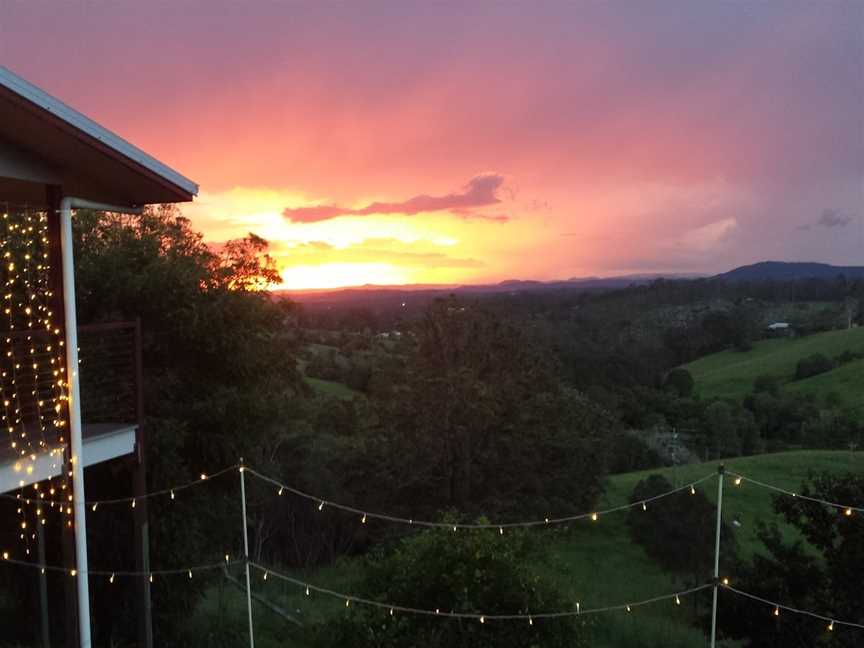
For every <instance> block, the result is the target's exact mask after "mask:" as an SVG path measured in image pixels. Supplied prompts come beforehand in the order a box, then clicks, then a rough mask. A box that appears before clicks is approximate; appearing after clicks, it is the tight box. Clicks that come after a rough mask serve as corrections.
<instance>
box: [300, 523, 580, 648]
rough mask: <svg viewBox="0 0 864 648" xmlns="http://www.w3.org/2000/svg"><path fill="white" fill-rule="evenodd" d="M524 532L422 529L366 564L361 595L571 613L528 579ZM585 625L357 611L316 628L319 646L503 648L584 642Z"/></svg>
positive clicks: (479, 608)
mask: <svg viewBox="0 0 864 648" xmlns="http://www.w3.org/2000/svg"><path fill="white" fill-rule="evenodd" d="M530 554H531V545H530V544H529V538H528V535H527V534H526V533H523V532H517V531H513V532H509V531H505V533H504V535H499V534H497V533H491V532H490V531H488V530H485V531H484V530H478V531H465V530H461V529H460V530H459V531H458V532H452V531H449V530H432V531H425V532H422V533H420V534H418V535H416V536H412V537H410V538H407V539H404V540H402V541H401V542H400V543H399V545H398V546H397V548H396V549H395V550H394V551H392V553H390V554H389V555H386V556H378V557H376V558H372V559H370V561H369V567H368V573H367V576H366V578H365V580H364V582H363V583H362V585H361V587H360V593H359V595H360V596H363V597H364V598H368V599H372V600H378V601H398V602H399V603H400V604H401V605H405V606H408V607H416V608H422V609H436V608H440V609H441V610H442V611H457V612H466V613H472V614H478V613H488V614H496V613H497V614H512V613H521V614H528V613H530V612H531V611H532V610H533V611H550V610H567V609H571V608H572V604H568V603H567V602H566V601H564V600H563V599H562V597H561V596H560V595H559V594H558V593H557V592H556V591H555V590H554V589H553V588H552V587H551V586H550V585H548V584H546V583H544V582H541V581H540V580H539V579H537V578H534V577H531V576H530V574H529V572H528V569H527V564H528V561H529V558H530ZM589 623H590V621H585V620H583V619H579V620H578V621H577V620H576V619H574V618H570V617H565V618H561V619H542V620H541V619H538V620H535V621H534V622H533V624H529V623H528V621H494V620H487V621H486V622H485V623H480V622H479V621H478V620H473V619H470V620H464V619H463V620H457V619H451V620H447V619H441V618H436V617H428V616H418V615H410V614H398V613H396V614H394V615H393V616H391V615H390V614H389V612H388V611H387V610H386V609H384V610H376V609H370V608H367V607H365V606H364V607H362V608H361V607H360V606H358V607H357V608H356V609H355V610H354V611H351V612H349V613H348V615H347V616H346V618H345V619H343V620H342V621H340V622H338V623H332V622H331V623H327V624H326V626H322V627H319V628H316V630H315V632H314V634H315V645H316V646H318V647H319V648H329V647H333V648H336V647H340V648H341V647H342V646H346V645H350V646H357V647H368V648H372V647H375V648H385V647H386V648H401V647H405V648H408V647H413V646H425V647H427V648H438V647H440V648H444V647H447V648H462V647H465V648H467V647H468V646H471V647H472V648H485V647H489V648H491V647H493V646H494V647H495V648H508V647H513V648H516V647H519V648H524V647H526V646H528V647H530V646H544V647H549V648H556V647H559V646H560V647H561V648H563V647H565V646H567V647H578V646H582V645H587V643H586V639H587V637H588V635H589V633H590V626H589V625H588V624H589Z"/></svg>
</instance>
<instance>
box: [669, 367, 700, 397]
mask: <svg viewBox="0 0 864 648" xmlns="http://www.w3.org/2000/svg"><path fill="white" fill-rule="evenodd" d="M694 386H695V383H694V381H693V376H692V375H691V374H690V372H689V371H687V370H686V369H684V368H683V367H678V368H677V369H673V370H672V371H670V372H669V375H668V376H666V387H667V388H669V389H672V390H674V391H675V393H677V394H678V395H679V396H681V397H682V398H687V397H688V396H691V395H692V394H693V387H694Z"/></svg>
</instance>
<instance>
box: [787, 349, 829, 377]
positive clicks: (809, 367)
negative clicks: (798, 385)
mask: <svg viewBox="0 0 864 648" xmlns="http://www.w3.org/2000/svg"><path fill="white" fill-rule="evenodd" d="M833 368H834V363H833V362H831V360H830V358H828V357H827V356H825V355H824V354H822V353H814V354H813V355H810V356H807V357H806V358H802V359H801V360H799V361H798V366H797V367H796V368H795V380H804V379H805V378H810V377H811V376H818V375H819V374H821V373H825V372H826V371H831V369H833Z"/></svg>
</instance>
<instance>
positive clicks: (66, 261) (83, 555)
mask: <svg viewBox="0 0 864 648" xmlns="http://www.w3.org/2000/svg"><path fill="white" fill-rule="evenodd" d="M73 207H80V208H84V209H98V210H101V211H112V212H120V213H140V211H141V210H140V209H136V208H133V207H116V206H113V205H103V204H100V203H92V202H89V201H85V200H80V199H78V198H72V197H68V196H67V197H66V198H63V200H61V201H60V255H61V257H62V270H63V318H64V326H65V329H66V330H65V339H64V342H63V344H64V346H65V347H66V385H67V389H66V398H67V399H68V400H67V404H68V407H69V454H70V458H71V462H72V504H73V509H74V511H75V518H74V519H75V569H76V570H77V572H78V574H77V576H76V587H77V590H78V637H79V640H80V646H81V648H91V642H90V591H89V587H88V572H89V570H88V566H87V514H86V511H87V507H86V505H85V500H86V497H85V494H84V452H83V451H84V442H83V439H82V436H81V398H80V394H81V388H80V385H79V384H78V317H77V314H76V312H75V306H76V304H75V261H74V251H73V240H72V208H73Z"/></svg>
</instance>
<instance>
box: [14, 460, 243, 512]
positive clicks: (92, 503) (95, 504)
mask: <svg viewBox="0 0 864 648" xmlns="http://www.w3.org/2000/svg"><path fill="white" fill-rule="evenodd" d="M238 466H239V464H233V465H231V466H228V467H227V468H222V469H221V470H217V471H216V472H214V473H201V475H200V476H199V477H198V478H197V479H193V480H192V481H189V482H186V483H184V484H179V485H177V486H172V487H171V488H162V489H160V490H155V491H152V492H150V493H144V494H143V495H134V496H130V497H116V498H113V499H103V500H87V501H86V502H85V504H86V505H87V506H89V507H90V510H91V511H96V510H97V509H98V508H99V506H101V505H103V504H125V503H133V508H134V502H136V501H141V500H144V499H148V498H151V497H158V496H160V495H169V496H170V497H171V499H174V498H175V495H176V493H178V492H180V491H182V490H185V489H187V488H191V487H192V486H196V485H198V484H201V483H202V482H205V481H207V480H209V479H212V478H214V477H218V476H219V475H223V474H225V473H227V472H231V471H233V470H236V469H237V468H238ZM40 494H41V493H40ZM0 497H3V498H6V499H13V500H16V501H18V502H25V503H27V504H60V505H61V506H66V505H67V504H68V502H67V501H65V500H52V499H47V498H42V497H40V498H34V497H24V496H23V495H21V494H20V493H19V494H18V495H11V494H9V493H0ZM68 499H69V501H72V496H71V495H69V497H68Z"/></svg>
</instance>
